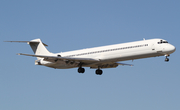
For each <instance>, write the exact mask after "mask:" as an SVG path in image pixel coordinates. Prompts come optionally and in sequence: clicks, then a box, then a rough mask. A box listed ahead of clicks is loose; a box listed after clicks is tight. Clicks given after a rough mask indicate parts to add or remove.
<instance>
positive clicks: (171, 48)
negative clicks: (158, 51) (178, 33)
mask: <svg viewBox="0 0 180 110" xmlns="http://www.w3.org/2000/svg"><path fill="white" fill-rule="evenodd" d="M168 50H169V52H171V53H173V52H175V51H176V47H175V46H173V45H170V46H169V47H168Z"/></svg>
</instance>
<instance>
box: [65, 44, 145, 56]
mask: <svg viewBox="0 0 180 110" xmlns="http://www.w3.org/2000/svg"><path fill="white" fill-rule="evenodd" d="M144 46H148V44H143V45H136V46H129V47H122V48H115V49H108V50H102V51H94V52H88V53H82V54H76V55H69V56H67V57H74V56H81V55H88V54H95V53H102V52H109V51H116V50H124V49H131V48H138V47H144Z"/></svg>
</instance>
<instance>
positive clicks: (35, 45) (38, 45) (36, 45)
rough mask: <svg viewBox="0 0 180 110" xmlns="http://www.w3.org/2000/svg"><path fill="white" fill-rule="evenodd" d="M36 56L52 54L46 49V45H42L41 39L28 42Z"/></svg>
mask: <svg viewBox="0 0 180 110" xmlns="http://www.w3.org/2000/svg"><path fill="white" fill-rule="evenodd" d="M28 44H29V45H30V46H31V48H32V50H33V52H34V54H35V55H48V54H50V52H49V51H48V50H47V49H46V47H45V46H47V45H46V44H44V43H42V41H41V40H40V39H34V40H31V41H30V42H28Z"/></svg>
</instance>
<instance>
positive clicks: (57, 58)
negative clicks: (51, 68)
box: [18, 53, 99, 62]
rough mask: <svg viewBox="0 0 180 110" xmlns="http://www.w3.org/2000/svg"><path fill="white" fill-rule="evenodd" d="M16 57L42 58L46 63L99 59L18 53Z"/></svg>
mask: <svg viewBox="0 0 180 110" xmlns="http://www.w3.org/2000/svg"><path fill="white" fill-rule="evenodd" d="M18 55H25V56H32V57H40V58H44V60H46V61H52V60H71V61H79V62H83V61H91V62H92V61H99V59H92V58H73V57H60V56H49V55H31V54H23V53H18Z"/></svg>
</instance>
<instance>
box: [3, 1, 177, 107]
mask: <svg viewBox="0 0 180 110" xmlns="http://www.w3.org/2000/svg"><path fill="white" fill-rule="evenodd" d="M36 38H40V39H42V41H43V42H44V43H46V44H48V45H49V46H48V47H47V48H48V50H49V51H50V52H54V53H58V52H64V51H70V50H77V49H83V48H90V47H97V46H103V45H110V44H117V43H124V42H131V41H138V40H142V39H143V38H145V39H151V38H163V39H166V40H167V41H168V42H169V43H171V44H173V45H174V46H176V49H177V50H176V52H175V53H173V54H172V55H171V56H170V62H168V63H167V62H164V59H165V57H156V58H148V59H140V60H135V61H133V62H132V61H126V62H124V63H130V64H134V66H133V67H129V66H118V67H117V68H112V69H103V72H104V73H103V75H101V76H98V75H96V74H95V70H94V69H89V68H85V69H86V72H85V73H84V74H79V73H77V68H75V69H52V68H48V67H44V66H36V65H34V61H35V60H36V58H34V57H27V56H18V55H16V53H27V54H33V51H32V50H31V48H30V47H29V45H27V44H23V43H6V42H3V41H6V40H22V41H24V40H25V41H29V40H32V39H36ZM0 41H1V43H0V49H1V50H0V51H1V63H0V110H179V108H180V86H179V84H180V72H179V71H180V69H179V62H180V61H179V49H178V48H179V47H180V43H179V42H180V1H179V0H0Z"/></svg>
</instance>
